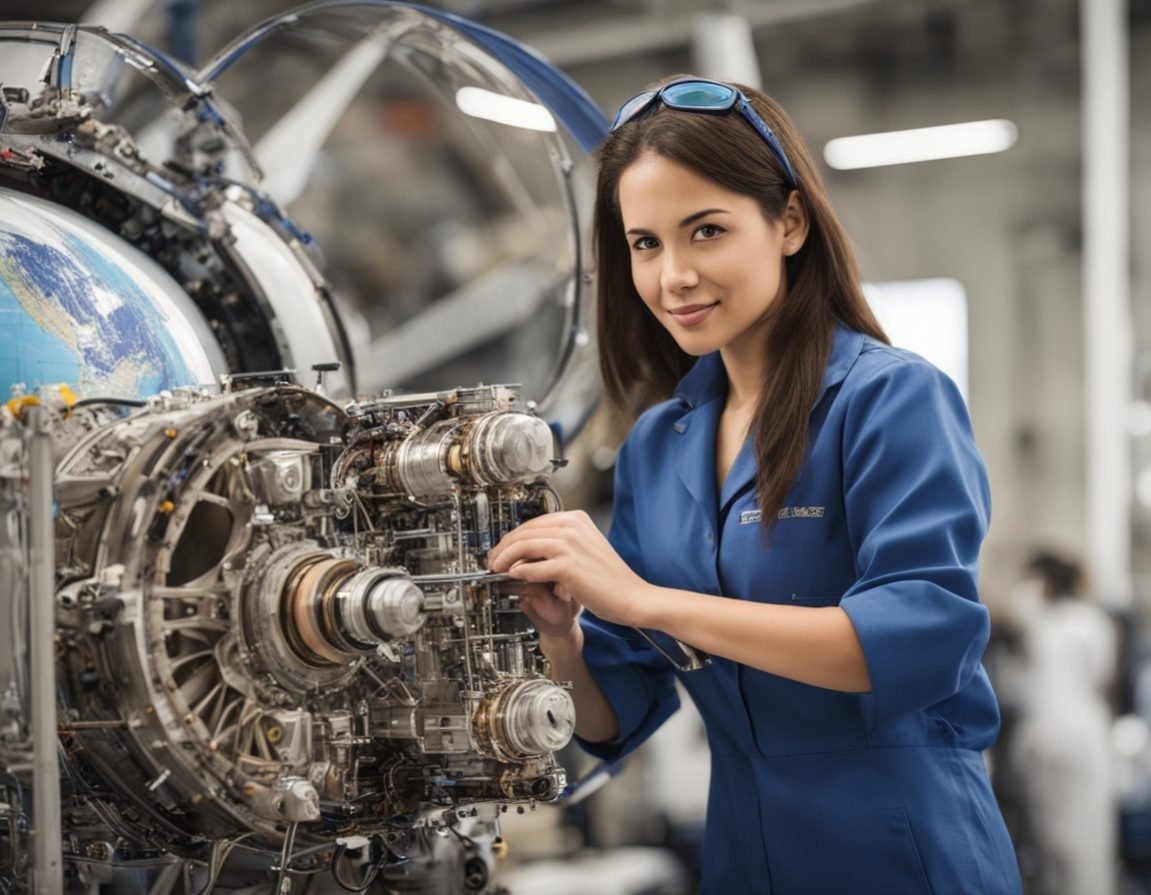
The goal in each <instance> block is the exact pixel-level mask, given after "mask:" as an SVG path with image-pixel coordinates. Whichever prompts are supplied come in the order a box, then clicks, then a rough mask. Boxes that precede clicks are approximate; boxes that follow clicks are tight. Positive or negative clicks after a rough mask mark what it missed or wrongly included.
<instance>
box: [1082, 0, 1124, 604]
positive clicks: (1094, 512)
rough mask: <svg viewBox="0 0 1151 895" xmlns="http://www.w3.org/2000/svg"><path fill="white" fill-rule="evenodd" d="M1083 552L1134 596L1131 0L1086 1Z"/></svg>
mask: <svg viewBox="0 0 1151 895" xmlns="http://www.w3.org/2000/svg"><path fill="white" fill-rule="evenodd" d="M1080 14H1081V17H1082V29H1081V32H1082V41H1083V46H1082V59H1083V69H1082V74H1083V234H1084V236H1083V334H1084V376H1085V389H1084V400H1085V404H1086V406H1085V409H1084V417H1085V423H1086V429H1087V431H1086V452H1087V463H1086V466H1087V468H1086V504H1087V506H1086V522H1087V532H1086V543H1087V551H1086V554H1087V555H1086V559H1087V566H1088V569H1089V571H1090V574H1091V579H1092V582H1093V585H1094V589H1095V591H1096V593H1097V594H1098V596H1099V598H1100V599H1101V600H1103V601H1105V602H1107V603H1109V604H1111V605H1117V606H1122V605H1129V604H1130V601H1131V549H1132V545H1131V490H1132V485H1131V454H1130V439H1129V438H1128V435H1127V427H1126V419H1127V411H1128V407H1129V405H1130V402H1131V356H1132V345H1131V283H1130V274H1129V272H1128V264H1129V260H1130V256H1131V246H1130V243H1131V234H1130V226H1129V223H1128V219H1129V215H1130V207H1129V202H1128V195H1129V187H1130V174H1129V171H1128V160H1129V148H1128V146H1129V140H1130V123H1129V111H1130V109H1129V107H1130V76H1129V74H1128V49H1127V45H1128V35H1127V3H1126V0H1081V2H1080Z"/></svg>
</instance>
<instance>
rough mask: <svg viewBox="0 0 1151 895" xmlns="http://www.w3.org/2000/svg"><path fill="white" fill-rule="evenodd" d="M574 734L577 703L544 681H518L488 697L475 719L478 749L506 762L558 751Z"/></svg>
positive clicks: (553, 685) (566, 692)
mask: <svg viewBox="0 0 1151 895" xmlns="http://www.w3.org/2000/svg"><path fill="white" fill-rule="evenodd" d="M574 732H575V704H574V703H573V702H572V698H571V695H570V694H569V693H568V691H567V690H565V689H564V688H563V687H560V686H558V685H557V684H554V683H552V682H551V681H549V680H544V679H543V678H533V679H532V680H528V681H519V682H518V683H514V684H512V685H511V686H509V687H505V688H504V689H502V690H500V691H498V692H497V693H495V694H494V695H491V696H488V697H485V698H484V700H483V701H482V702H481V703H480V705H479V708H478V709H477V711H476V712H475V714H474V715H473V718H472V733H473V735H474V736H475V739H476V742H477V744H478V745H479V747H480V748H481V749H482V750H483V751H485V752H487V753H488V754H490V755H492V756H493V757H494V758H498V759H501V760H504V761H514V760H520V759H523V758H527V757H528V756H531V755H543V754H545V753H548V752H556V751H558V750H559V749H562V748H563V747H564V746H566V745H567V744H568V742H569V741H570V740H571V738H572V734H573V733H574Z"/></svg>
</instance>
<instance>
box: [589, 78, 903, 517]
mask: <svg viewBox="0 0 1151 895" xmlns="http://www.w3.org/2000/svg"><path fill="white" fill-rule="evenodd" d="M676 77H682V76H676ZM667 80H672V79H671V78H669V79H667ZM660 83H666V81H663V82H660ZM656 86H658V85H656ZM733 86H736V87H739V88H740V89H741V90H742V91H743V93H744V95H745V96H747V98H748V99H749V101H750V102H751V104H752V105H753V106H754V107H755V110H756V111H757V112H758V113H759V114H760V116H762V118H763V119H764V121H766V122H767V123H768V125H769V126H770V127H771V129H772V130H773V131H774V132H775V135H776V137H777V139H778V140H779V142H780V144H781V145H782V147H783V150H784V153H785V154H786V155H787V157H788V159H789V160H790V162H791V166H792V169H793V170H794V172H795V176H796V180H797V182H798V193H799V198H800V200H801V201H802V202H803V203H804V205H805V207H806V209H807V215H808V219H809V232H808V234H807V240H806V241H805V243H804V245H803V247H802V248H801V249H800V250H799V251H798V252H797V253H796V254H794V255H792V256H790V257H789V258H787V260H786V264H785V267H786V273H787V283H788V287H787V289H786V290H785V291H784V294H783V295H782V296H781V297H780V299H777V300H776V301H775V302H773V303H772V306H771V308H770V309H769V310H768V312H767V313H768V316H769V319H770V326H769V327H768V330H767V335H766V338H765V342H764V355H765V358H766V360H767V369H766V373H765V378H764V382H763V386H762V388H761V389H760V395H759V401H758V404H757V406H756V408H755V414H754V417H753V420H752V430H753V432H754V438H755V454H756V461H757V470H758V471H757V474H756V491H757V497H758V503H759V506H760V508H761V509H762V510H763V519H764V525H765V526H769V525H770V522H771V520H773V519H774V518H775V517H776V513H777V511H778V510H779V509H780V508H782V507H783V505H784V501H785V500H786V499H787V493H788V491H789V490H790V489H791V486H792V485H793V484H794V483H795V480H796V478H797V477H798V475H799V472H800V470H801V469H802V467H803V461H804V459H805V457H806V454H807V440H808V435H809V432H808V429H809V416H810V414H811V409H812V405H813V404H814V402H815V399H816V396H817V395H818V394H819V390H820V388H821V386H822V383H823V372H824V369H825V367H826V366H827V360H828V355H829V354H830V352H831V344H832V340H833V339H834V335H835V327H836V324H837V323H840V324H843V325H844V326H846V327H848V328H849V329H854V330H857V331H859V332H862V333H866V334H868V335H870V336H874V337H875V338H877V339H879V340H881V341H883V342H886V341H888V340H887V336H886V335H885V334H884V332H883V329H882V328H881V327H880V325H879V323H878V321H877V320H876V319H875V316H874V314H872V312H871V309H870V307H869V306H868V304H867V300H866V299H865V298H864V296H863V290H862V288H861V286H860V277H859V269H858V265H857V264H856V261H855V254H854V252H853V251H852V248H851V245H850V243H849V241H848V238H847V234H846V232H845V231H844V229H843V226H842V225H841V224H840V223H839V220H838V218H836V216H835V212H834V211H833V210H832V207H831V202H830V201H829V199H828V197H827V191H826V189H825V188H824V186H823V182H822V181H821V179H820V177H819V172H818V171H817V170H816V167H815V164H814V163H813V161H812V158H811V154H810V152H809V151H808V149H807V146H806V145H805V144H804V142H803V138H802V137H800V135H799V133H798V132H797V131H796V129H795V126H794V125H793V124H792V123H791V121H790V119H789V118H788V117H787V114H786V113H785V112H784V111H783V109H782V108H780V106H779V105H778V104H777V103H776V102H775V101H774V100H772V99H771V98H770V97H768V96H767V95H765V94H764V93H762V92H760V91H758V90H753V89H751V88H748V87H744V86H743V85H739V84H736V85H733ZM644 152H655V153H657V154H659V155H661V156H663V157H664V158H666V159H669V160H670V161H673V162H676V163H678V164H680V165H683V166H684V167H686V168H688V169H690V170H692V171H694V172H695V173H696V174H698V175H699V176H701V177H704V178H706V179H708V180H710V181H712V182H713V183H716V184H718V185H719V186H721V187H723V188H725V189H728V190H731V191H732V192H736V193H741V194H743V195H746V196H751V197H752V198H754V199H755V200H756V201H757V202H758V203H759V205H760V208H761V209H762V210H763V214H764V215H765V216H766V218H767V219H768V220H769V221H775V220H776V219H778V217H779V216H780V215H781V214H782V213H783V210H784V208H785V207H786V206H787V200H788V196H789V194H790V192H791V188H790V187H789V186H788V184H787V181H786V180H785V179H784V173H783V169H782V167H781V166H780V164H779V162H778V161H777V160H776V158H775V156H774V155H773V154H772V153H771V150H770V149H769V148H768V147H767V144H766V143H764V141H763V139H762V138H761V137H760V136H759V135H758V134H757V133H756V132H755V130H754V129H753V128H752V126H751V125H750V124H748V122H746V121H745V120H743V118H742V116H741V115H739V114H738V113H734V112H733V113H730V114H726V115H707V114H700V113H694V112H678V111H674V110H671V109H667V108H665V107H663V106H659V107H658V108H655V109H653V110H651V111H649V112H648V113H646V114H645V115H643V116H642V117H640V118H639V119H637V120H636V121H634V122H629V123H628V124H625V125H624V126H622V127H620V129H619V130H617V131H615V132H614V133H612V134H611V135H609V136H608V138H607V140H606V141H605V142H604V144H603V145H602V146H601V147H600V149H599V151H598V161H599V173H598V177H597V184H596V199H595V219H594V243H595V251H596V286H597V289H596V304H597V312H596V316H597V337H598V339H599V362H600V372H601V374H602V376H603V381H604V387H605V390H606V393H607V396H608V399H609V400H610V401H611V402H612V404H613V405H614V406H615V408H616V409H617V410H618V411H619V412H621V413H622V414H624V415H625V416H626V417H628V418H634V417H635V416H636V415H637V414H638V413H639V412H640V411H641V410H643V409H644V408H645V407H647V406H650V405H651V404H654V403H656V402H657V401H660V400H663V399H665V398H668V397H670V396H671V394H672V392H673V391H674V389H675V386H676V384H677V383H678V382H679V380H680V379H682V378H683V376H684V374H686V373H687V371H688V370H689V369H690V368H691V366H692V364H693V363H695V358H694V357H692V356H691V355H689V354H687V353H686V352H684V351H683V350H682V349H680V347H679V346H678V345H677V344H676V342H675V339H674V338H672V336H671V334H670V333H669V332H668V331H667V330H666V329H665V328H664V327H663V325H662V324H661V323H660V322H659V321H658V320H657V319H656V318H655V317H654V316H653V315H652V314H651V313H650V312H649V311H648V309H647V307H646V306H645V305H644V303H643V300H642V299H641V298H640V297H639V295H638V293H637V292H636V289H635V285H634V284H633V282H632V277H631V257H630V251H629V246H628V242H627V239H626V237H625V235H624V226H623V217H622V215H621V212H620V207H619V198H618V188H619V180H620V176H621V175H622V174H623V172H624V170H625V169H626V168H627V167H628V166H629V165H631V164H632V163H633V162H634V161H635V160H636V159H637V158H638V157H639V156H640V155H641V154H642V153H644ZM749 263H754V259H749Z"/></svg>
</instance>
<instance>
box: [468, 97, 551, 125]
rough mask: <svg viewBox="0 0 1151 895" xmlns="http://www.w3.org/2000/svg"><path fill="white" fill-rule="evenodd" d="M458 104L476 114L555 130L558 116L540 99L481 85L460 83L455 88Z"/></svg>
mask: <svg viewBox="0 0 1151 895" xmlns="http://www.w3.org/2000/svg"><path fill="white" fill-rule="evenodd" d="M456 105H457V106H459V108H460V111H461V112H463V113H464V114H466V115H471V116H472V117H473V118H483V119H484V120H485V121H495V122H496V123H497V124H510V125H511V126H512V127H522V128H526V129H527V130H532V131H554V130H555V129H556V120H555V119H554V118H552V115H551V112H549V111H548V110H547V109H545V108H544V107H543V106H541V105H540V104H539V103H532V102H528V101H527V100H523V99H516V98H514V97H511V96H504V95H503V94H502V93H493V92H492V91H490V90H484V89H483V88H482V87H461V88H460V89H459V90H458V91H456Z"/></svg>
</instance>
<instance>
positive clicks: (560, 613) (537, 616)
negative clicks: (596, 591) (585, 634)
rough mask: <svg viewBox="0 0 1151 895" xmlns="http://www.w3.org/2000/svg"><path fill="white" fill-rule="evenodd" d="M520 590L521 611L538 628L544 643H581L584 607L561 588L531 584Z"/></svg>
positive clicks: (525, 584)
mask: <svg viewBox="0 0 1151 895" xmlns="http://www.w3.org/2000/svg"><path fill="white" fill-rule="evenodd" d="M520 587H521V590H520V609H522V610H523V612H524V615H526V616H527V617H528V619H529V620H530V621H531V623H532V625H534V626H535V629H536V631H537V632H538V633H539V635H540V637H541V639H543V638H547V639H551V640H561V641H562V640H566V641H575V642H578V641H580V640H582V638H581V636H580V635H581V633H582V632H581V631H580V626H579V616H580V613H581V612H583V606H581V605H580V604H579V603H577V602H576V601H575V600H573V599H572V598H571V596H570V595H569V594H567V593H564V592H563V589H562V588H560V587H556V586H554V585H551V584H542V583H529V582H521V583H520Z"/></svg>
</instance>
